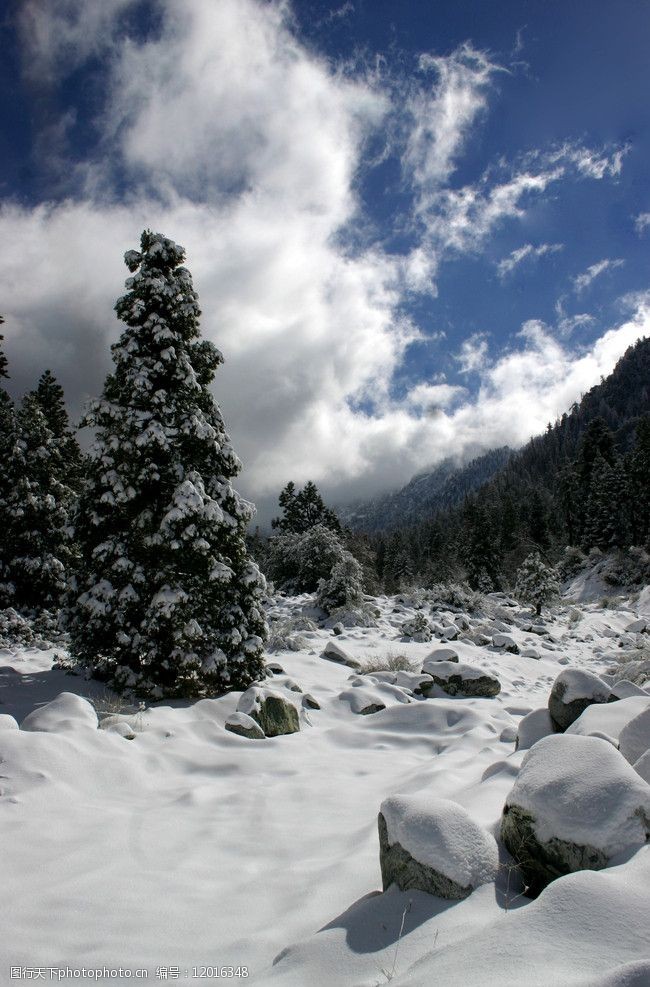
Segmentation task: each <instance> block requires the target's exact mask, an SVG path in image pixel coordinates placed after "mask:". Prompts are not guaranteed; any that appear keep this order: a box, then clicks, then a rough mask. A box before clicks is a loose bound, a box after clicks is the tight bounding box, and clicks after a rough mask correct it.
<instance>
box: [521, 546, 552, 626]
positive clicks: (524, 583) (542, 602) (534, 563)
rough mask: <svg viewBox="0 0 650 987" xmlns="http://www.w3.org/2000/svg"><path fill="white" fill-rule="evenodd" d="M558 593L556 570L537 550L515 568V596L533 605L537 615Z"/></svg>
mask: <svg viewBox="0 0 650 987" xmlns="http://www.w3.org/2000/svg"><path fill="white" fill-rule="evenodd" d="M559 595H560V584H559V582H558V578H557V572H556V570H555V569H554V568H553V566H550V565H547V564H546V562H544V560H543V559H542V557H541V555H540V554H539V552H533V553H532V554H531V555H529V556H528V557H527V558H525V559H524V561H523V562H522V564H521V565H520V567H519V569H518V570H517V581H516V584H515V597H516V598H517V599H518V600H522V601H523V602H524V603H531V604H532V605H533V606H534V607H535V613H536V614H537V615H539V614H541V612H542V607H544V606H548V605H549V604H550V603H552V602H553V600H555V599H557V598H558V597H559Z"/></svg>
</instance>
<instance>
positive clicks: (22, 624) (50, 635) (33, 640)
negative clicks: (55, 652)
mask: <svg viewBox="0 0 650 987" xmlns="http://www.w3.org/2000/svg"><path fill="white" fill-rule="evenodd" d="M66 640H67V637H66V635H65V634H64V632H63V631H62V630H61V628H60V627H59V625H58V616H57V614H56V613H53V612H51V611H49V610H41V611H40V612H39V613H38V614H37V615H36V616H32V617H28V616H26V615H25V614H19V613H18V612H17V611H16V610H14V609H13V607H7V609H6V610H0V648H12V647H15V646H16V645H18V646H25V645H28V646H31V647H44V648H45V647H47V648H53V647H56V646H59V645H64V646H65V643H66Z"/></svg>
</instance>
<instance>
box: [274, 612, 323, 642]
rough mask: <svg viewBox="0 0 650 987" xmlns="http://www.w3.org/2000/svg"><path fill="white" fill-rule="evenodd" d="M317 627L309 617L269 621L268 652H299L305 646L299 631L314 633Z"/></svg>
mask: <svg viewBox="0 0 650 987" xmlns="http://www.w3.org/2000/svg"><path fill="white" fill-rule="evenodd" d="M316 629H317V625H316V624H315V623H314V621H313V620H310V619H309V617H302V616H299V617H287V618H285V619H280V620H271V621H270V623H269V639H268V642H267V645H266V647H267V649H268V650H269V651H300V650H301V648H304V647H306V646H307V641H306V640H305V638H304V637H302V636H301V634H300V632H301V631H315V630H316Z"/></svg>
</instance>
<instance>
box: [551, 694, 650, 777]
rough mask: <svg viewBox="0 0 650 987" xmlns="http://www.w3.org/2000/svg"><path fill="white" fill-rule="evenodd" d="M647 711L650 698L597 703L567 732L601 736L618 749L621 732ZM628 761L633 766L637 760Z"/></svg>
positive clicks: (582, 735) (580, 735) (649, 706)
mask: <svg viewBox="0 0 650 987" xmlns="http://www.w3.org/2000/svg"><path fill="white" fill-rule="evenodd" d="M645 709H650V696H643V695H641V696H631V697H630V698H629V699H619V700H617V702H615V703H596V704H595V705H593V706H587V708H586V710H585V711H584V713H581V715H580V716H579V717H578V719H577V720H576V721H575V722H574V723H572V724H571V726H570V727H568V728H567V730H566V732H567V733H573V734H577V735H578V736H579V737H599V736H600V737H603V738H604V739H605V740H609V741H610V743H612V744H614V746H615V747H618V743H619V736H620V734H621V731H622V730H623V729H624V728H625V727H626V726H627V724H628V723H629V722H630V720H633V719H634V718H635V717H637V716H638V715H639V713H642V712H643V711H644V710H645ZM644 750H645V748H644ZM641 753H643V752H641ZM640 756H641V755H640V754H638V755H637V757H640ZM626 760H628V761H630V764H631V763H632V762H633V761H636V760H637V758H636V757H634V758H631V759H630V758H629V757H628V758H626Z"/></svg>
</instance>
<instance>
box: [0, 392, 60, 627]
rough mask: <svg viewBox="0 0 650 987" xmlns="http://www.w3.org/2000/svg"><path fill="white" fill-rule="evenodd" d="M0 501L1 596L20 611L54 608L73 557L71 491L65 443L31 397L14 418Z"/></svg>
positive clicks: (26, 399) (6, 603)
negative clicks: (70, 518)
mask: <svg viewBox="0 0 650 987" xmlns="http://www.w3.org/2000/svg"><path fill="white" fill-rule="evenodd" d="M12 439H13V441H12V444H11V448H10V449H9V450H8V454H7V456H6V460H5V466H6V468H5V480H4V483H3V492H2V497H1V498H0V528H1V531H2V534H1V535H0V540H1V558H2V565H1V573H0V580H1V583H2V586H1V587H0V598H2V600H3V602H4V605H5V606H8V605H11V606H14V607H16V608H18V609H21V610H32V609H39V608H43V607H45V608H56V607H58V606H59V604H60V602H61V598H62V594H63V592H64V589H65V584H66V569H67V568H68V567H69V565H70V563H71V561H72V558H73V547H72V544H71V541H70V538H69V534H68V524H69V514H70V511H71V508H72V504H73V501H74V498H75V491H74V489H73V488H72V487H71V486H70V484H69V483H68V482H67V480H66V478H67V476H68V472H69V462H68V459H67V457H66V455H65V447H64V445H63V444H62V443H61V442H60V441H58V440H57V437H56V436H55V435H54V434H53V432H52V431H51V429H50V428H49V427H48V423H47V421H46V419H45V415H44V414H43V411H42V409H41V407H40V404H39V403H38V401H37V400H36V398H35V396H34V395H33V394H28V395H27V396H26V397H25V398H24V400H23V402H22V405H21V407H20V409H19V410H18V412H17V413H15V415H13V436H12Z"/></svg>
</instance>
